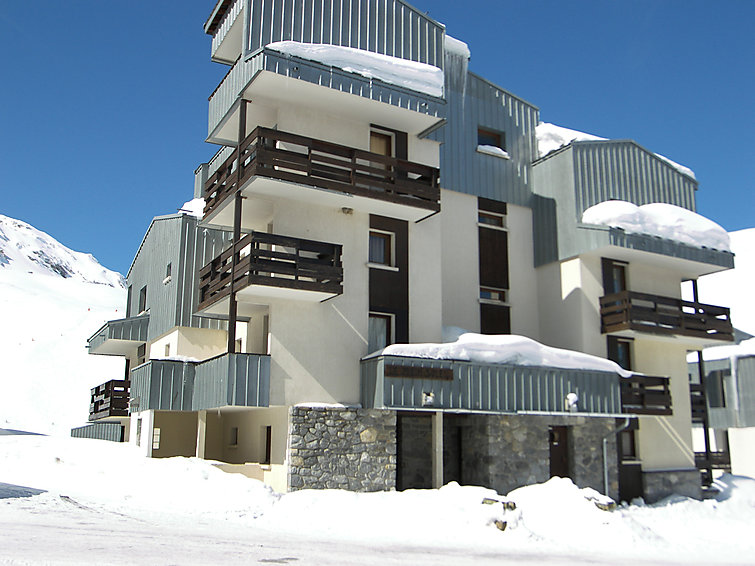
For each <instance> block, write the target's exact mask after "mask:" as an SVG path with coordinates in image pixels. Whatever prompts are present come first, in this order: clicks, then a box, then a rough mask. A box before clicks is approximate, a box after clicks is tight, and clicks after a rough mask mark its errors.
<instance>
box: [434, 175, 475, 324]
mask: <svg viewBox="0 0 755 566" xmlns="http://www.w3.org/2000/svg"><path fill="white" fill-rule="evenodd" d="M477 211H478V207H477V197H475V196H472V195H468V194H464V193H457V192H455V191H449V190H446V189H443V190H442V191H441V214H440V244H441V251H440V258H441V278H442V305H443V306H442V321H443V326H458V327H460V328H465V329H467V330H470V331H473V332H479V330H480V303H479V298H480V258H479V252H478V249H479V237H478V232H477V231H478V227H477Z"/></svg>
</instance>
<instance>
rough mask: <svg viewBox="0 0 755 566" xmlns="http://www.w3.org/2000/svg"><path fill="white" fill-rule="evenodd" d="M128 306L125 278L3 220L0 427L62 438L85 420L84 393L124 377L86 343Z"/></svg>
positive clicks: (118, 364)
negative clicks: (89, 352)
mask: <svg viewBox="0 0 755 566" xmlns="http://www.w3.org/2000/svg"><path fill="white" fill-rule="evenodd" d="M125 303H126V290H125V285H124V279H123V276H122V275H120V274H119V273H116V272H114V271H111V270H109V269H107V268H105V267H103V266H102V265H100V264H99V263H98V262H97V260H96V259H95V258H94V257H92V256H91V255H89V254H85V253H81V252H76V251H73V250H70V249H68V248H67V247H65V246H63V245H62V244H60V243H59V242H57V241H56V240H55V239H54V238H52V237H51V236H49V235H48V234H45V233H44V232H41V231H39V230H37V229H36V228H34V227H32V226H30V225H29V224H27V223H25V222H21V221H20V220H15V219H13V218H9V217H7V216H2V215H0V353H1V355H0V428H10V429H21V430H29V431H33V432H41V433H48V434H50V433H53V434H62V435H67V434H70V429H71V427H73V426H78V425H81V424H83V423H84V422H86V418H87V415H88V412H89V389H90V388H92V387H94V386H96V385H99V384H100V383H103V382H105V381H107V380H109V379H117V378H120V377H121V376H122V375H123V360H122V359H121V358H110V357H104V356H90V355H89V354H88V353H87V350H86V339H87V338H88V337H89V336H91V335H92V334H94V332H95V331H96V330H97V329H98V328H99V327H100V326H101V325H102V323H103V322H105V321H106V320H111V319H115V318H122V317H123V316H124V314H125V313H124V312H123V308H124V306H125Z"/></svg>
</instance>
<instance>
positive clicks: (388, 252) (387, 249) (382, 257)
mask: <svg viewBox="0 0 755 566" xmlns="http://www.w3.org/2000/svg"><path fill="white" fill-rule="evenodd" d="M391 236H392V235H391V234H389V233H388V232H377V231H374V230H370V252H369V262H370V263H375V264H378V265H393V253H392V251H393V250H392V249H391V248H392V247H393V238H392V237H391Z"/></svg>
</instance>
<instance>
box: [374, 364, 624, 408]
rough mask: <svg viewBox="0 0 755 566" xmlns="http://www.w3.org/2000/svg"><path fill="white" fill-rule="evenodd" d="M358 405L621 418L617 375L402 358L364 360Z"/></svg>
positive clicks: (561, 369)
mask: <svg viewBox="0 0 755 566" xmlns="http://www.w3.org/2000/svg"><path fill="white" fill-rule="evenodd" d="M361 365H362V368H361V374H362V405H363V406H364V407H365V408H375V409H382V408H386V409H410V408H426V409H434V410H438V409H451V410H471V411H489V412H494V413H517V412H532V411H536V412H547V413H564V412H567V411H569V408H567V406H566V396H567V395H568V394H569V393H576V394H577V395H578V397H579V401H578V403H577V406H576V409H577V410H576V411H573V409H572V412H574V414H580V413H581V414H585V413H590V414H607V415H618V414H620V413H622V404H621V397H620V392H619V380H620V379H621V378H620V377H619V375H618V374H615V373H611V372H606V371H595V370H575V369H563V368H553V367H539V366H523V365H510V364H480V363H473V362H467V361H459V360H431V359H421V358H410V357H404V356H370V357H367V358H364V359H362V362H361Z"/></svg>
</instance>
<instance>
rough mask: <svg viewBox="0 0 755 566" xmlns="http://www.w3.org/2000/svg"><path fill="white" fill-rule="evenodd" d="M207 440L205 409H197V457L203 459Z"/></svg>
mask: <svg viewBox="0 0 755 566" xmlns="http://www.w3.org/2000/svg"><path fill="white" fill-rule="evenodd" d="M206 441H207V411H197V453H196V456H197V458H202V459H204V455H205V444H206Z"/></svg>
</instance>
